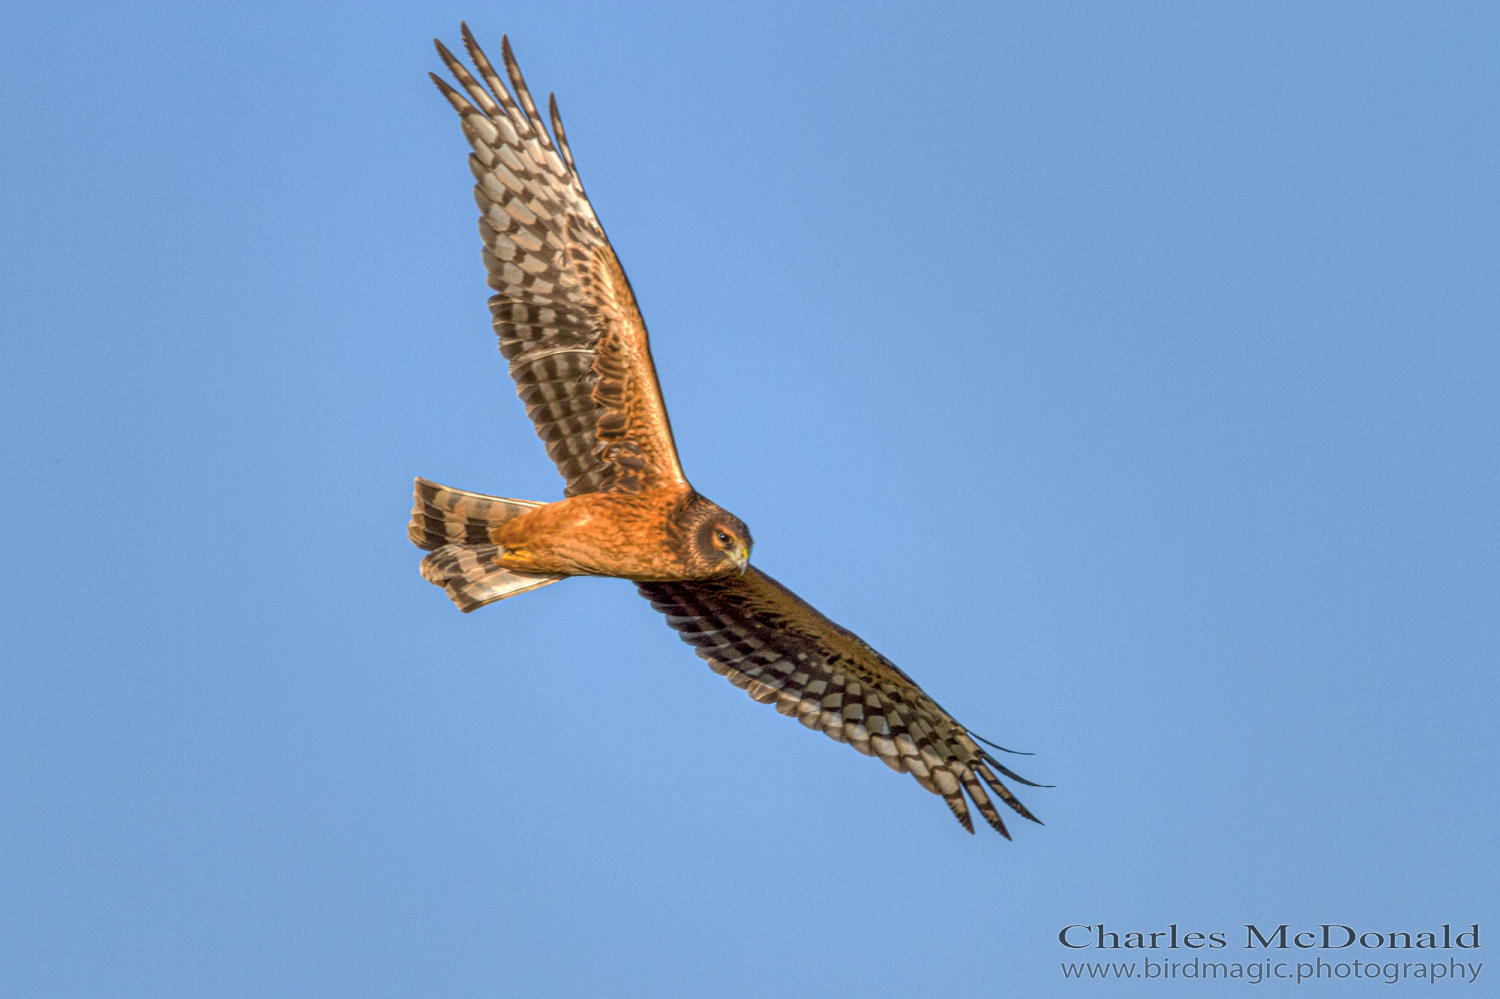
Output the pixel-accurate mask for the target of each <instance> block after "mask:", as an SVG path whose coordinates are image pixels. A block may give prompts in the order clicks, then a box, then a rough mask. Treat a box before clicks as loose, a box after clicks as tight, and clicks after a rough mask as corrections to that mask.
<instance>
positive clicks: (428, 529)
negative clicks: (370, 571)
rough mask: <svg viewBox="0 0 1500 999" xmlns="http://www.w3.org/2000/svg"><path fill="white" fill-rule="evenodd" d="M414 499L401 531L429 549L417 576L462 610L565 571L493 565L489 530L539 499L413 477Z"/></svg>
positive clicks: (543, 583)
mask: <svg viewBox="0 0 1500 999" xmlns="http://www.w3.org/2000/svg"><path fill="white" fill-rule="evenodd" d="M415 492H416V501H415V503H414V504H413V505H412V509H411V523H410V524H408V525H407V528H406V536H407V537H409V538H410V539H411V543H412V544H414V545H416V546H417V547H418V548H423V549H426V550H427V551H430V552H431V553H432V554H430V555H428V556H427V557H426V558H424V559H423V560H422V565H421V571H422V578H423V579H425V580H427V581H428V582H429V583H433V584H435V585H437V586H441V587H442V588H443V589H444V590H446V591H447V592H448V598H449V599H450V600H452V601H453V602H454V603H455V604H457V605H458V609H459V610H461V611H463V612H464V613H465V614H467V613H469V612H470V611H472V610H474V609H476V608H479V607H483V606H484V605H485V604H492V603H494V602H495V601H496V600H504V599H505V598H506V597H513V596H515V595H516V594H518V593H526V592H528V591H530V590H534V589H537V588H538V587H541V586H546V585H547V584H548V583H555V582H557V581H558V580H559V579H566V578H567V577H566V576H546V575H539V574H537V573H529V572H511V571H510V570H509V569H502V568H501V567H500V566H498V565H496V564H495V558H496V557H497V556H498V555H499V554H500V548H499V546H498V545H496V544H494V543H493V542H491V541H490V531H491V529H493V528H494V527H495V526H496V525H497V524H502V523H504V522H505V521H507V520H510V519H511V518H512V517H516V516H519V515H520V514H523V513H525V512H526V511H527V510H533V509H535V508H537V507H539V506H543V505H545V504H542V503H538V502H535V501H534V500H519V499H506V498H504V497H501V496H485V495H484V494H482V493H471V492H465V491H464V490H462V489H449V488H448V487H447V486H440V485H438V484H437V483H436V482H429V481H427V480H426V479H417V482H416V489H415Z"/></svg>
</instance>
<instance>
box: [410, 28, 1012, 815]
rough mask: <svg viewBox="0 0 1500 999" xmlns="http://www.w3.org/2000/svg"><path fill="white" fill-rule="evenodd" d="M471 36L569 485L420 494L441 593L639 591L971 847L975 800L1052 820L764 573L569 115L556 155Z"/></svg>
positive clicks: (514, 83)
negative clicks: (687, 437) (697, 432)
mask: <svg viewBox="0 0 1500 999" xmlns="http://www.w3.org/2000/svg"><path fill="white" fill-rule="evenodd" d="M463 38H464V45H465V47H466V48H467V49H468V52H469V56H470V57H471V58H472V60H473V62H474V66H475V68H476V69H477V70H478V73H479V78H480V79H476V78H475V77H474V76H473V75H472V74H471V73H470V72H469V71H468V70H467V69H465V68H464V66H463V64H462V63H460V62H459V61H458V60H457V59H456V58H454V56H453V55H452V53H450V52H449V51H448V50H447V49H446V48H444V47H443V45H442V43H441V42H439V43H437V48H438V53H439V54H440V55H441V56H442V58H443V61H444V63H446V64H447V66H448V69H449V70H450V71H451V72H452V73H453V75H454V77H455V78H456V79H457V80H458V83H459V85H460V86H461V87H462V88H463V92H462V93H460V92H459V91H458V90H456V89H454V88H453V87H452V86H450V85H449V84H447V83H446V82H444V81H443V80H442V79H441V78H439V77H437V76H435V75H434V76H433V80H434V81H436V83H437V85H438V88H439V89H440V90H441V91H442V93H443V95H444V96H445V97H446V98H447V99H448V101H449V103H451V104H452V105H453V107H454V108H455V109H456V110H457V111H458V114H459V119H460V121H461V123H462V125H463V130H464V135H465V137H466V138H467V139H468V140H469V144H470V146H471V147H472V148H473V153H472V155H470V157H469V167H470V169H471V170H472V171H473V173H474V178H475V181H476V183H475V186H474V199H475V201H476V203H477V204H478V206H479V212H480V220H479V233H480V237H481V239H482V240H483V243H484V250H483V257H484V264H485V269H486V270H487V271H488V274H489V285H490V287H491V288H493V289H494V290H495V292H496V294H495V295H494V296H493V297H492V298H491V299H490V313H491V315H492V317H493V320H494V327H495V332H496V334H498V336H499V338H500V352H501V353H502V354H503V355H504V356H505V358H506V360H508V361H509V362H510V373H511V377H512V378H513V379H514V380H515V383H516V390H517V393H518V394H519V395H520V397H521V400H522V402H523V403H525V405H526V412H527V415H528V416H529V417H530V418H531V420H532V422H533V423H534V424H535V425H536V431H537V435H538V436H539V437H541V439H542V441H543V442H544V443H545V444H546V446H547V453H548V455H549V456H550V457H551V458H552V460H553V461H554V462H556V464H557V467H558V471H559V472H561V473H562V476H563V479H564V480H565V482H566V487H565V488H564V491H563V492H564V499H562V500H560V501H558V502H556V503H537V502H534V501H530V500H515V499H506V498H503V497H497V496H485V495H482V494H479V493H469V492H464V491H462V490H458V489H450V488H448V487H446V486H440V485H438V484H436V483H433V482H428V481H427V480H426V479H418V480H417V483H416V499H415V504H414V506H413V508H412V519H411V523H410V525H409V527H408V529H407V533H408V536H409V537H410V538H411V540H412V543H413V544H415V545H417V546H418V547H419V548H423V549H426V550H428V551H429V552H430V554H429V555H428V556H427V557H426V558H424V559H423V560H422V567H421V568H422V575H423V577H424V578H426V579H428V580H430V581H431V582H433V583H435V584H437V585H439V586H442V587H443V588H444V589H445V590H446V591H447V593H448V595H449V597H451V598H452V599H453V601H454V603H456V604H458V606H459V607H460V609H462V610H463V611H465V612H468V611H472V610H474V609H475V608H478V607H482V606H484V605H485V604H488V603H493V602H494V601H496V600H503V599H505V598H506V597H510V596H515V595H516V594H519V593H524V592H526V591H528V590H533V589H536V588H537V587H539V586H545V585H547V584H549V583H554V582H557V581H558V580H561V579H565V578H567V577H568V576H577V575H594V576H616V577H620V578H623V579H629V580H633V581H634V582H636V584H637V586H638V587H639V589H640V592H641V594H642V595H643V596H645V597H646V598H647V599H648V600H650V601H651V603H652V606H654V607H655V608H656V609H657V610H659V611H661V612H662V613H663V614H665V615H666V616H667V623H668V624H669V625H671V626H672V627H673V628H675V629H676V630H677V631H678V632H679V633H680V634H681V636H682V638H683V640H684V641H685V642H687V643H688V644H690V645H692V646H693V647H694V648H695V650H696V651H697V653H698V655H699V656H701V657H702V658H703V659H705V660H707V662H708V664H709V666H710V667H711V668H712V669H713V670H714V672H716V673H720V674H722V675H724V676H725V677H727V678H728V679H729V680H730V682H731V683H733V684H735V685H736V686H738V687H742V688H744V689H745V690H746V692H747V693H749V694H750V696H751V697H753V698H755V699H756V700H757V701H761V702H763V703H774V704H775V706H776V709H777V710H778V711H780V712H781V713H782V714H786V715H791V716H793V717H795V718H797V719H798V720H799V721H801V722H802V723H803V724H804V725H806V726H808V727H809V728H815V729H819V730H821V731H823V732H825V733H826V734H828V735H829V736H830V737H832V738H833V739H836V740H837V741H839V742H847V743H849V744H850V745H852V746H853V747H854V748H855V749H857V750H859V751H860V752H862V753H865V754H866V755H870V756H877V757H879V758H880V759H881V760H882V761H883V762H884V763H886V764H887V765H888V766H890V767H891V768H892V769H894V770H896V771H897V772H899V773H910V774H911V775H912V776H913V777H915V778H916V780H917V782H918V783H920V784H921V785H922V787H924V788H926V789H927V790H929V791H931V792H933V793H934V794H938V795H940V796H942V797H943V799H944V800H945V801H946V802H947V804H948V806H949V807H950V808H951V809H952V810H953V813H954V815H956V816H957V817H958V820H959V821H960V822H961V823H963V825H964V827H965V828H966V829H968V830H969V831H970V832H973V831H974V827H973V821H972V819H971V818H970V815H969V805H968V802H969V801H972V802H973V803H974V805H975V807H977V808H978V809H979V813H980V815H981V816H982V817H983V818H984V819H985V821H986V822H988V823H989V824H990V825H991V826H992V827H993V828H995V829H996V830H997V831H998V832H1000V833H1001V834H1002V835H1004V836H1006V837H1007V838H1009V835H1010V834H1009V832H1007V830H1006V828H1005V823H1004V821H1003V820H1002V819H1001V817H1000V813H999V811H998V809H996V807H995V805H994V803H993V802H992V801H991V799H990V793H991V792H992V793H993V794H994V795H996V796H997V797H999V798H1000V800H1001V801H1003V802H1004V803H1005V804H1006V805H1007V806H1009V807H1010V808H1011V809H1012V810H1013V811H1015V812H1016V813H1017V814H1019V815H1021V816H1023V817H1025V818H1028V819H1032V820H1033V821H1035V817H1034V816H1033V815H1032V814H1031V813H1030V812H1029V811H1027V809H1026V807H1025V806H1024V805H1022V804H1021V803H1020V802H1019V801H1018V800H1016V798H1015V796H1014V795H1013V794H1011V792H1010V791H1009V789H1007V788H1006V787H1005V785H1004V784H1003V783H1001V780H1000V777H1001V776H1004V777H1008V778H1009V779H1011V780H1015V781H1018V782H1020V783H1022V784H1031V783H1032V782H1031V781H1028V780H1025V779H1024V778H1022V777H1020V776H1018V775H1016V774H1015V773H1013V772H1011V771H1010V770H1008V769H1007V768H1006V767H1004V766H1003V765H1001V764H1000V763H999V762H998V761H997V760H996V759H995V758H994V757H993V756H992V755H990V754H989V753H988V752H987V751H985V750H984V749H983V748H982V747H981V746H980V745H979V742H980V741H983V740H977V737H975V736H973V735H972V734H971V733H970V732H969V731H968V730H967V729H965V728H964V727H963V726H962V725H960V724H959V723H958V722H957V721H955V720H954V719H953V717H952V716H951V715H949V714H948V713H947V712H946V711H944V710H943V709H942V708H941V707H939V706H938V704H937V703H936V702H935V701H933V700H932V698H930V697H929V696H928V695H927V694H926V693H925V692H924V691H923V690H922V688H921V687H919V686H917V684H916V683H915V681H913V680H912V679H911V677H909V676H907V675H906V674H905V673H903V672H902V671H901V670H900V669H898V668H897V667H896V665H895V664H894V663H892V662H891V661H890V660H888V659H886V658H885V657H884V656H882V655H881V654H880V653H878V652H876V651H875V650H874V649H872V648H871V647H870V646H869V645H867V644H865V642H864V641H862V640H861V639H860V638H859V637H858V636H857V635H855V634H854V633H853V632H850V631H846V630H845V629H843V628H841V627H839V626H838V625H836V624H834V623H833V622H832V621H830V620H828V619H827V618H826V617H824V616H823V615H821V614H819V613H818V612H817V611H816V610H814V609H813V608H812V607H811V606H809V605H808V604H807V603H806V602H805V601H803V600H801V599H799V598H798V597H797V596H796V594H794V593H792V592H791V591H790V590H788V589H786V587H784V586H782V585H781V584H780V583H778V582H776V581H775V580H774V579H772V578H771V577H770V576H767V575H765V574H764V573H762V572H761V571H760V570H759V569H755V568H751V567H750V566H749V565H748V560H749V556H750V551H751V547H752V545H753V540H752V539H751V536H750V531H749V529H748V528H747V527H746V526H745V525H744V523H743V522H741V521H740V519H739V518H737V517H735V516H734V515H733V514H731V513H729V512H728V511H727V510H724V509H723V508H722V507H719V506H718V505H716V504H714V503H712V502H711V501H709V500H707V499H705V498H704V497H703V496H701V495H699V494H698V492H697V491H696V490H694V489H693V487H692V486H691V485H690V484H689V483H688V480H687V477H686V476H685V475H684V474H683V471H682V466H681V463H680V462H679V461H678V457H677V447H676V444H675V443H674V442H673V440H672V427H671V423H670V422H669V421H668V419H667V410H666V405H665V403H664V402H663V401H662V397H661V389H660V387H659V386H658V384H657V380H656V369H655V367H654V365H653V364H652V361H651V350H650V344H649V340H648V338H647V334H646V324H645V322H644V320H642V318H641V313H640V310H639V309H638V308H637V307H636V302H635V295H634V293H633V292H632V291H631V288H630V282H629V281H628V280H627V279H626V277H625V272H624V271H623V270H622V269H621V267H620V262H619V260H618V259H617V258H616V256H615V253H614V250H613V249H612V248H611V246H610V244H609V240H608V238H607V237H606V236H605V235H604V229H603V228H602V227H601V226H600V224H599V220H598V218H597V216H595V214H594V209H593V207H592V206H591V205H590V204H589V201H588V198H587V197H586V196H585V195H584V192H583V184H582V182H581V181H580V180H579V177H578V171H577V168H576V167H575V166H574V163H573V154H572V152H571V151H570V150H569V149H568V141H567V135H566V133H565V132H564V131H563V127H562V119H561V118H560V117H559V116H558V113H557V102H556V101H555V100H553V101H551V102H550V103H549V111H550V113H551V119H552V131H553V133H554V134H555V136H556V138H555V141H554V139H553V137H552V136H550V135H549V134H548V132H547V128H546V126H545V125H544V124H543V123H542V119H541V116H540V114H539V113H538V112H537V108H536V104H535V102H534V101H533V100H532V97H531V93H530V91H529V90H527V88H526V81H525V80H524V79H523V78H522V76H521V71H520V69H519V68H518V67H517V65H516V61H515V58H514V56H513V55H512V54H511V50H510V42H509V40H507V39H502V40H501V51H502V53H503V55H504V63H505V70H506V75H507V76H508V77H509V80H510V89H507V88H506V86H505V84H504V83H503V82H502V81H501V79H500V76H499V74H498V73H497V72H496V71H495V68H494V67H493V66H492V65H491V64H490V61H489V60H488V59H487V58H485V55H484V53H483V51H481V50H480V48H479V46H478V45H477V44H476V43H475V41H474V38H473V36H472V35H470V34H469V29H468V27H467V26H464V28H463ZM480 80H482V81H483V82H482V83H481V82H480ZM512 92H513V93H514V96H512ZM997 748H998V747H997ZM1032 786H1035V785H1032ZM987 788H988V791H987V790H986V789H987ZM965 795H967V799H966V797H965Z"/></svg>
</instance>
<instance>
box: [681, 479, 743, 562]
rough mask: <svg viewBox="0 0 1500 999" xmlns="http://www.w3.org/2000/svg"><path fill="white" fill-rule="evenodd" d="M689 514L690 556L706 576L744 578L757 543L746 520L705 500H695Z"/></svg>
mask: <svg viewBox="0 0 1500 999" xmlns="http://www.w3.org/2000/svg"><path fill="white" fill-rule="evenodd" d="M686 513H687V517H686V518H685V519H686V521H687V527H688V549H689V555H690V556H691V560H692V561H693V562H694V563H695V564H696V566H697V567H699V568H701V569H702V570H703V572H704V575H708V576H727V575H728V574H729V573H731V572H739V573H741V574H743V573H744V571H745V570H746V569H748V568H749V567H750V549H751V548H753V547H754V546H755V539H753V538H751V537H750V528H748V527H746V526H745V522H744V521H743V520H741V519H740V518H738V517H736V516H735V515H734V514H732V513H730V512H729V511H728V510H726V509H724V508H723V507H721V506H719V505H718V504H717V503H714V502H712V501H710V500H707V499H705V498H703V497H702V496H695V497H694V498H693V502H692V503H691V504H690V506H689V508H688V510H687V511H686Z"/></svg>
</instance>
